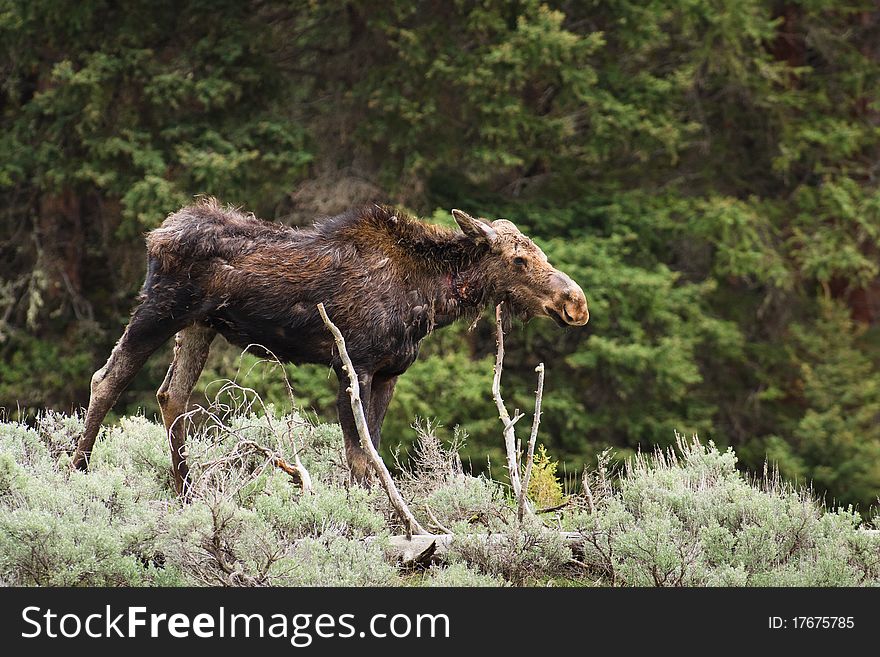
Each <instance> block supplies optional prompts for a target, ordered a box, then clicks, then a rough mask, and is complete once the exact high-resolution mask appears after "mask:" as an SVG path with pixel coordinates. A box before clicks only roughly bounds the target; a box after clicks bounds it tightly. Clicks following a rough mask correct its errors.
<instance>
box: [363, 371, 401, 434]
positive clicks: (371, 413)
mask: <svg viewBox="0 0 880 657" xmlns="http://www.w3.org/2000/svg"><path fill="white" fill-rule="evenodd" d="M396 383H397V377H396V376H379V375H376V376H375V377H373V385H372V389H371V390H370V406H369V408H368V410H367V424H368V425H369V427H370V437H371V438H372V439H373V445H374V446H375V447H376V449H379V441H380V440H381V438H382V422H383V421H384V420H385V412H386V411H387V410H388V404H389V403H390V402H391V396H392V395H393V394H394V386H395V384H396Z"/></svg>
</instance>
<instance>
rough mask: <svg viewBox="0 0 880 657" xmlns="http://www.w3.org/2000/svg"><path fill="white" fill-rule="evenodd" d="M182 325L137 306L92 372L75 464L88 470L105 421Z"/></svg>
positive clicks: (146, 307) (74, 465)
mask: <svg viewBox="0 0 880 657" xmlns="http://www.w3.org/2000/svg"><path fill="white" fill-rule="evenodd" d="M178 328H179V326H176V325H174V324H173V323H171V322H169V321H168V320H163V319H162V318H160V317H158V316H157V315H156V314H155V312H153V310H152V309H151V308H149V307H148V306H141V307H139V308H138V309H137V310H135V312H134V314H133V315H132V318H131V321H130V322H129V324H128V326H127V327H126V329H125V332H124V333H123V334H122V337H121V338H120V339H119V342H117V343H116V346H115V347H113V351H112V352H111V353H110V357H109V358H108V359H107V362H106V363H105V364H104V366H103V367H102V368H101V369H99V370H98V371H97V372H95V373H94V374H93V375H92V381H91V394H90V396H89V408H88V410H87V411H86V420H85V428H84V429H83V433H82V436H80V439H79V444H78V445H77V448H76V453H75V454H74V456H73V462H72V465H73V467H75V468H77V469H79V470H87V469H88V467H89V458H90V457H91V454H92V448H93V447H94V446H95V438H97V436H98V431H100V429H101V422H103V421H104V417H105V416H106V415H107V412H108V411H109V410H110V408H111V407H112V406H113V404H115V403H116V400H117V398H118V397H119V395H120V394H121V393H122V391H123V390H125V388H126V386H128V384H129V383H131V380H132V379H133V378H134V376H135V375H136V374H137V373H138V372H139V371H140V369H141V367H143V365H144V363H145V362H146V361H147V358H149V357H150V354H152V353H153V352H154V351H156V349H158V348H159V347H160V346H162V344H163V343H164V342H165V341H166V340H167V339H168V338H170V337H171V336H172V335H174V332H175V331H176V330H177V329H178Z"/></svg>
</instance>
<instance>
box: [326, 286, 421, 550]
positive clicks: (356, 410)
mask: <svg viewBox="0 0 880 657" xmlns="http://www.w3.org/2000/svg"><path fill="white" fill-rule="evenodd" d="M318 312H319V313H320V314H321V319H323V320H324V324H326V325H327V328H328V329H330V332H331V333H332V334H333V339H334V340H335V341H336V348H337V349H338V350H339V357H340V358H342V363H343V366H342V369H343V370H345V372H346V373H347V374H348V381H349V387H348V394H349V396H350V397H351V410H352V413H353V414H354V422H355V425H356V426H357V431H358V435H359V436H360V439H361V447H362V448H363V449H364V451H365V452H366V453H367V456H368V457H369V459H370V462H371V463H372V464H373V468H374V469H375V471H376V474H377V475H378V476H379V481H380V482H382V487H383V488H384V489H385V493H386V494H387V495H388V499H389V501H390V502H391V506H393V507H394V510H395V511H397V515H398V516H399V517H400V519H401V520H402V521H403V524H404V526H405V527H406V528H407V536H412V534H429V532H428V531H426V530H425V529H424V528H423V527H422V526H421V524H419V521H418V520H416V517H415V516H414V515H413V514H412V512H411V511H410V510H409V507H408V506H407V504H406V502H405V501H404V499H403V497H401V495H400V492H399V491H398V490H397V486H395V485H394V480H393V479H392V478H391V474H390V473H389V472H388V468H386V467H385V463H384V462H383V461H382V457H381V456H379V452H377V451H376V448H375V447H374V446H373V441H372V439H371V438H370V429H369V426H368V425H367V418H366V416H365V415H364V407H363V404H362V403H361V392H360V385H359V384H358V378H357V372H355V369H354V365H353V364H352V362H351V358H350V357H349V355H348V351H347V350H346V348H345V338H344V337H343V336H342V333H341V332H340V331H339V329H338V328H337V327H336V325H335V324H334V323H333V322H331V321H330V318H329V317H328V316H327V311H326V309H325V308H324V304H323V303H319V304H318Z"/></svg>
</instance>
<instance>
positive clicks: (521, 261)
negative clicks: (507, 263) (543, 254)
mask: <svg viewBox="0 0 880 657" xmlns="http://www.w3.org/2000/svg"><path fill="white" fill-rule="evenodd" d="M513 264H515V265H516V266H517V267H525V266H526V259H525V258H520V257H519V256H517V257H515V258H514V259H513Z"/></svg>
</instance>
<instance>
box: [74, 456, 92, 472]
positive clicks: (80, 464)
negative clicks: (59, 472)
mask: <svg viewBox="0 0 880 657" xmlns="http://www.w3.org/2000/svg"><path fill="white" fill-rule="evenodd" d="M70 467H71V468H72V469H73V470H79V471H80V472H88V471H89V457H88V456H87V455H86V454H84V453H83V452H80V451H77V452H76V454H74V456H73V461H71V463H70Z"/></svg>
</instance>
